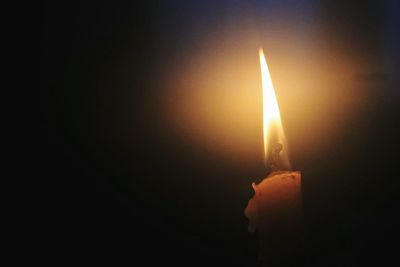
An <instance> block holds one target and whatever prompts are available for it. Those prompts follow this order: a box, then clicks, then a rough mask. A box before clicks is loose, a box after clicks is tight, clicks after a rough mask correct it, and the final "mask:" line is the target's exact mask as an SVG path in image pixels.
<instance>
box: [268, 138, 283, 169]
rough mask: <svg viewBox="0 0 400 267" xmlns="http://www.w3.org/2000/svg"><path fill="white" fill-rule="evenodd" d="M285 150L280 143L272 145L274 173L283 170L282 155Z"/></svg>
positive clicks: (272, 167)
mask: <svg viewBox="0 0 400 267" xmlns="http://www.w3.org/2000/svg"><path fill="white" fill-rule="evenodd" d="M282 149H283V145H282V144H280V143H275V142H274V143H272V144H271V161H270V162H271V169H272V171H278V170H279V169H280V168H282V164H281V157H280V153H281V151H282Z"/></svg>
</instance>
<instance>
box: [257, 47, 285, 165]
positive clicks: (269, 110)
mask: <svg viewBox="0 0 400 267" xmlns="http://www.w3.org/2000/svg"><path fill="white" fill-rule="evenodd" d="M259 55H260V65H261V81H262V92H263V93H262V95H263V130H264V155H265V159H266V160H267V159H268V156H269V155H268V153H269V151H268V149H269V146H270V144H271V142H278V143H280V144H282V145H283V147H284V150H283V152H282V156H283V157H284V158H283V160H284V161H286V160H287V159H286V157H287V156H286V151H287V146H286V140H285V136H284V133H283V127H282V122H281V116H280V113H279V106H278V101H277V100H276V95H275V90H274V85H273V84H272V79H271V75H270V73H269V69H268V65H267V61H266V60H265V56H264V52H263V50H262V48H260V50H259ZM285 163H286V162H285Z"/></svg>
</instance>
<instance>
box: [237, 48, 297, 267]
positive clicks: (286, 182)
mask: <svg viewBox="0 0 400 267" xmlns="http://www.w3.org/2000/svg"><path fill="white" fill-rule="evenodd" d="M259 56H260V65H261V78H262V89H263V130H264V153H265V163H266V165H267V167H269V168H270V169H271V170H272V172H271V173H270V174H269V175H268V176H267V177H266V178H264V180H263V181H261V182H260V183H259V184H255V183H252V187H253V189H254V196H253V197H252V198H251V199H250V200H249V203H248V205H247V207H246V209H245V211H244V212H245V215H246V216H247V217H248V219H249V228H248V229H249V232H257V233H258V238H259V243H260V250H259V258H260V259H261V260H262V261H264V262H265V263H267V264H268V265H269V266H273V265H275V264H278V265H279V266H285V265H288V266H291V265H294V266H295V265H296V264H298V263H299V262H298V261H299V257H300V255H301V250H302V243H303V242H302V241H303V231H302V230H303V227H302V225H303V213H302V200H301V174H300V172H298V171H290V164H289V158H288V153H287V144H286V140H285V135H284V132H283V127H282V123H281V119H280V112H279V107H278V102H277V99H276V96H275V91H274V87H273V84H272V79H271V76H270V73H269V70H268V65H267V62H266V60H265V56H264V53H263V50H262V49H260V51H259Z"/></svg>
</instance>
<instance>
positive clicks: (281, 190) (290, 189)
mask: <svg viewBox="0 0 400 267" xmlns="http://www.w3.org/2000/svg"><path fill="white" fill-rule="evenodd" d="M252 186H253V189H254V191H255V194H254V196H253V198H251V199H250V200H249V203H248V205H247V207H246V209H245V215H246V216H247V217H248V219H249V231H250V232H255V231H257V233H258V236H259V241H260V251H259V257H260V258H261V259H262V260H265V261H274V260H284V258H288V257H292V256H294V255H296V254H299V253H301V250H302V244H303V212H302V199H301V174H300V172H292V171H284V172H273V173H271V174H270V175H269V176H268V177H267V178H265V179H264V180H263V181H261V183H259V184H255V183H253V184H252Z"/></svg>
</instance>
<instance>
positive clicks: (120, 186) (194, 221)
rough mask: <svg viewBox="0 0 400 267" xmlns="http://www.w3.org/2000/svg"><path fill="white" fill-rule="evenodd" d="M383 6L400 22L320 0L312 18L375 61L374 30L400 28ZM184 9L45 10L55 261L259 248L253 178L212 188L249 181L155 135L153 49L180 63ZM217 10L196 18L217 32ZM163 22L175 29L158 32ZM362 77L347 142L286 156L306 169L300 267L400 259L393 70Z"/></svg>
mask: <svg viewBox="0 0 400 267" xmlns="http://www.w3.org/2000/svg"><path fill="white" fill-rule="evenodd" d="M288 2H290V1H288ZM389 2H390V3H392V6H393V7H392V8H393V12H395V14H396V17H397V18H398V16H400V13H399V9H398V7H399V6H398V4H396V3H394V2H396V1H322V2H320V6H321V8H320V12H321V16H322V17H323V18H325V19H324V21H323V23H324V25H325V26H324V27H325V28H326V31H327V32H331V34H332V36H334V37H335V38H337V39H340V40H342V42H343V44H345V45H347V46H348V47H349V49H355V50H360V51H365V53H366V54H369V55H370V56H371V58H372V60H375V59H376V58H379V56H380V54H378V52H377V51H378V50H379V44H380V40H381V38H382V34H383V33H384V32H386V31H387V30H388V28H389V30H390V29H393V28H397V29H398V28H399V25H396V21H392V22H391V23H389V24H385V25H383V24H382V23H380V21H382V19H383V17H382V16H384V13H383V12H381V10H382V8H383V6H384V5H385V4H387V3H389ZM192 4H193V5H196V3H192ZM164 5H165V4H164ZM186 5H187V4H186ZM186 5H185V4H184V1H171V3H170V5H168V6H169V8H168V10H167V11H164V10H163V9H162V8H160V3H159V2H158V1H143V2H139V3H136V2H133V1H112V2H109V3H99V2H97V1H92V2H90V1H80V2H76V3H74V2H71V1H68V2H65V3H62V2H58V1H57V3H55V2H51V3H47V4H45V5H44V6H43V16H42V19H43V27H42V40H41V75H42V76H41V85H42V88H43V91H42V92H43V94H42V103H41V108H42V110H43V116H44V120H43V126H44V135H43V137H44V140H43V144H45V145H44V147H43V149H42V150H41V151H39V154H40V160H41V167H43V168H42V170H43V174H44V175H45V176H46V177H48V178H49V179H50V182H49V192H51V196H50V197H49V198H48V200H47V201H46V202H47V204H48V207H49V209H48V214H49V217H50V219H49V220H46V223H45V227H46V229H47V230H48V231H46V232H49V233H50V236H51V237H52V238H51V242H50V247H51V253H49V255H51V256H54V257H55V260H56V261H58V262H64V261H68V260H73V261H75V260H77V259H78V258H79V259H80V258H84V259H86V260H88V261H90V262H94V261H95V262H103V261H105V260H111V261H112V262H116V261H119V260H121V259H124V260H126V261H128V264H130V263H131V264H137V263H138V262H141V261H147V264H146V265H144V266H148V265H149V266H152V265H156V264H157V265H158V264H164V265H167V264H173V265H178V264H187V265H188V266H191V265H197V264H198V265H201V266H206V265H211V266H214V265H222V266H235V265H239V266H257V264H258V263H257V242H256V239H255V237H253V236H251V235H249V234H248V233H247V231H246V229H247V220H246V218H245V217H244V214H243V209H244V207H245V205H246V204H247V200H248V199H249V198H250V197H251V195H252V192H251V190H250V188H249V183H250V182H251V181H250V180H244V181H243V184H240V185H238V184H236V185H235V187H234V188H232V187H231V186H229V185H227V184H225V183H223V182H222V181H223V180H218V179H214V177H233V178H234V179H236V180H240V179H241V178H243V177H251V176H252V175H253V176H254V173H251V175H250V174H249V170H248V169H246V167H245V166H239V167H238V166H237V165H235V164H233V163H231V162H227V161H223V160H215V159H214V158H212V157H211V158H210V157H208V156H207V154H206V153H204V152H199V151H197V150H196V149H195V148H194V147H193V145H192V144H190V143H187V142H186V143H185V142H177V141H176V140H174V139H171V138H169V137H168V135H165V134H163V132H162V130H160V128H161V126H160V124H159V121H158V115H157V111H158V109H157V105H156V104H154V103H153V102H152V101H151V100H152V97H153V96H154V94H156V93H157V91H156V90H157V86H156V83H157V81H156V79H155V78H154V73H156V71H155V70H154V69H156V68H157V67H158V68H160V64H155V63H154V60H153V59H152V54H153V53H154V50H157V49H162V51H163V53H168V52H169V51H170V52H171V53H172V51H174V53H179V49H180V48H181V47H180V45H179V42H180V40H181V39H180V38H181V36H182V35H184V34H187V35H188V36H189V37H188V38H189V39H190V30H191V28H190V27H191V25H192V24H193V20H195V19H193V18H192V19H191V14H190V13H187V12H186V11H185V6H186ZM202 5H207V2H204V4H202ZM300 7H301V5H300ZM396 8H397V10H396ZM223 10H224V1H221V5H220V7H219V9H216V10H213V11H212V12H210V14H208V13H207V12H205V14H204V15H205V16H207V15H209V16H210V19H211V20H212V21H214V22H213V23H215V24H218V21H219V20H220V19H222V17H223V14H224V13H223ZM171 18H175V20H173V19H172V21H174V22H176V23H165V24H164V23H163V21H164V20H165V21H171ZM397 22H398V19H397ZM191 23H192V24H191ZM156 25H157V27H156ZM159 25H165V26H163V27H160V26H159ZM393 32H396V31H392V33H393ZM397 34H398V31H397ZM193 38H194V37H193ZM390 40H391V41H390V42H393V43H391V46H390V47H392V48H393V49H391V50H390V49H388V50H386V51H385V53H386V56H388V57H390V58H394V59H395V60H394V62H395V63H396V64H397V65H396V66H397V68H396V67H395V68H394V69H395V70H398V67H399V51H398V47H397V48H396V44H397V45H400V44H399V43H398V41H399V38H398V35H397V36H393V38H392V39H390ZM174 48H175V49H174ZM177 51H178V52H177ZM127 62H129V64H128V63H127ZM161 66H162V64H161ZM362 75H364V76H361V77H362V79H364V80H365V82H368V83H371V84H372V87H373V88H374V89H373V93H372V94H370V96H371V95H372V96H373V97H372V98H373V100H371V101H370V102H369V104H368V106H367V110H366V111H365V112H364V114H363V115H362V116H359V117H358V118H357V119H356V120H355V121H354V122H353V123H352V124H351V125H349V126H348V127H347V128H345V129H342V130H341V131H340V136H338V138H340V139H341V140H343V143H342V145H340V146H337V147H335V148H329V151H326V153H324V157H323V158H319V159H318V160H317V159H314V160H313V161H310V160H308V161H305V160H302V158H301V155H293V158H292V161H293V162H294V163H295V165H296V169H300V170H301V171H302V173H303V199H304V210H305V218H306V241H307V243H306V251H305V252H304V259H299V265H301V263H300V262H303V261H304V262H305V263H306V265H307V266H362V265H364V264H366V263H376V264H379V265H385V263H389V262H391V261H393V260H394V261H399V259H398V256H397V254H398V248H399V245H398V242H399V237H400V236H399V233H400V230H399V227H400V219H399V215H398V212H399V204H400V194H399V190H400V180H399V178H400V177H399V175H398V166H397V165H398V159H399V157H398V148H399V147H398V139H399V137H400V132H399V115H400V112H399V104H400V101H399V100H400V93H399V91H398V90H400V88H399V84H398V76H397V75H398V72H397V73H395V72H392V73H385V72H383V73H367V74H362ZM387 79H390V80H391V81H392V83H390V84H389V83H385V82H382V81H386V80H387ZM388 84H389V85H388ZM155 88H156V89H155ZM132 110H133V111H134V112H132ZM128 139H130V140H131V142H130V143H126V140H128ZM317 161H318V162H317ZM194 176H196V177H206V179H204V180H201V179H190V177H194ZM260 177H262V173H260ZM315 177H324V179H314V178H315ZM201 181H202V182H201ZM210 181H214V182H213V183H212V184H211V183H210ZM218 181H221V182H218ZM238 195H239V196H241V197H237V196H238ZM233 196H235V197H233Z"/></svg>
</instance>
